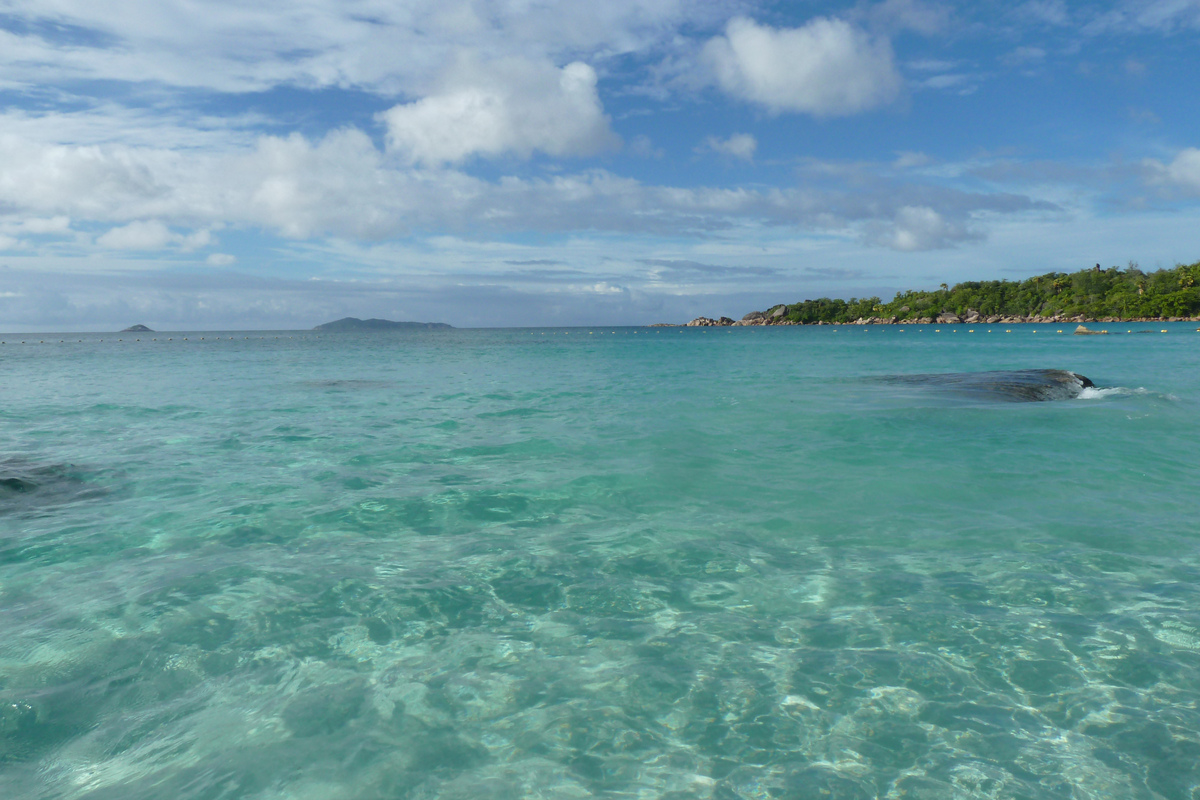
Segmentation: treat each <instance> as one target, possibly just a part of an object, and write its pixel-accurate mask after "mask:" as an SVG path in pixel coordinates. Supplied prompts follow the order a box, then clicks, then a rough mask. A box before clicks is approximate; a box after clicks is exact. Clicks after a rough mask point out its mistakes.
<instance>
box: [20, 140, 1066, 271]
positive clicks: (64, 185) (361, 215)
mask: <svg viewBox="0 0 1200 800" xmlns="http://www.w3.org/2000/svg"><path fill="white" fill-rule="evenodd" d="M719 141H723V142H724V144H725V146H726V147H729V146H732V147H733V149H734V150H736V151H738V152H748V151H749V149H750V148H749V142H748V141H742V143H741V144H738V140H737V139H736V137H731V138H730V139H729V140H719ZM730 142H732V145H730ZM900 163H901V165H902V166H901V168H906V167H907V166H909V165H916V164H917V163H919V161H914V160H913V159H912V158H908V159H902V161H901V162H900ZM891 169H894V167H892V166H891V165H876V168H875V172H876V173H877V174H875V175H874V177H872V174H871V173H869V172H863V171H862V170H861V169H859V168H854V169H850V168H848V167H847V165H842V166H841V168H839V167H838V165H837V164H830V165H825V167H824V168H821V167H819V165H813V171H812V173H811V174H810V175H808V176H805V175H800V180H801V183H800V184H799V185H797V186H794V187H790V188H789V187H782V188H745V187H711V186H689V187H679V186H669V185H665V186H664V185H653V184H646V183H643V182H640V181H638V180H634V179H631V178H628V177H622V176H619V175H614V174H612V173H611V172H608V171H605V170H598V169H597V170H587V171H582V172H577V173H574V174H570V173H557V174H554V173H552V174H549V175H546V176H545V177H539V178H520V177H515V176H506V177H501V178H498V179H495V180H490V181H489V180H483V179H481V178H477V177H473V176H471V175H468V174H466V173H464V172H462V171H460V170H456V169H451V168H434V169H427V168H423V167H420V166H410V165H405V164H403V163H401V162H399V161H397V160H396V159H392V158H389V157H388V156H387V155H386V154H385V153H383V152H381V151H380V150H379V149H378V148H377V147H376V146H375V144H374V143H373V142H372V141H371V139H370V137H368V136H367V135H366V134H365V133H363V132H362V131H359V130H357V129H354V128H348V129H343V130H340V131H335V132H334V133H331V134H329V135H328V136H326V137H324V138H322V139H318V140H315V141H312V140H309V139H307V138H305V137H303V136H300V135H299V134H293V135H291V136H288V137H286V138H281V137H271V136H266V137H262V138H261V139H260V140H259V141H258V142H257V144H256V145H255V146H254V148H253V149H249V150H245V151H241V152H235V153H196V154H189V155H186V156H185V155H184V154H182V153H174V152H171V151H162V150H155V149H151V148H130V147H124V146H106V147H69V146H62V145H43V144H36V143H30V142H24V141H20V140H17V139H15V138H13V137H3V136H0V207H5V208H8V209H10V212H9V214H8V217H7V218H8V219H10V220H17V219H40V220H44V219H46V218H47V217H51V218H53V217H56V216H60V217H62V222H60V223H55V225H62V224H66V221H67V219H68V217H69V218H70V219H73V220H76V221H78V223H79V224H97V223H106V224H108V225H109V226H113V227H112V230H109V231H108V232H106V233H105V234H103V235H102V236H100V237H99V239H98V240H97V242H96V244H97V245H99V246H101V247H107V248H109V249H125V250H147V249H155V248H171V249H182V250H188V249H196V248H203V247H208V246H211V245H214V244H215V242H214V239H213V236H212V234H211V233H209V231H210V230H211V229H216V228H219V227H220V226H223V225H236V226H240V227H243V228H250V229H262V230H266V231H268V232H271V233H274V234H278V235H282V236H285V237H288V238H292V239H299V240H310V239H321V238H328V237H333V238H337V239H345V240H353V241H371V242H378V241H382V240H386V239H389V238H396V237H403V236H408V235H411V234H413V233H414V232H436V233H448V234H454V233H463V234H464V235H468V236H480V235H484V234H485V233H486V232H492V233H512V232H529V231H540V232H556V233H561V232H577V231H583V230H593V231H606V232H611V233H621V234H632V235H640V234H647V235H666V236H700V237H702V238H704V237H708V236H711V235H712V234H713V233H714V232H717V231H722V232H728V231H733V230H736V229H739V228H746V229H749V228H754V227H761V226H783V227H786V228H789V229H792V230H795V231H823V232H830V231H833V232H845V231H855V230H860V229H864V226H866V225H868V223H872V221H874V224H875V225H876V226H877V228H878V226H880V225H882V226H884V227H886V226H888V225H892V226H894V218H895V216H896V211H897V209H899V208H901V207H904V206H911V207H924V208H929V209H933V210H934V211H935V213H938V214H941V215H943V216H944V217H945V218H946V219H949V220H955V219H964V218H966V216H967V215H969V214H971V213H973V212H974V211H977V210H983V211H989V212H995V213H999V214H1012V213H1020V212H1022V211H1026V210H1031V209H1033V210H1036V209H1039V208H1042V207H1043V206H1040V205H1039V204H1037V203H1035V202H1034V201H1033V200H1031V199H1030V198H1028V197H1025V196H1020V195H1004V194H998V193H966V192H962V191H958V190H954V189H951V188H948V187H936V186H934V185H932V184H930V185H924V184H923V181H922V180H920V179H918V181H917V182H914V183H908V184H896V183H894V182H892V181H883V180H881V179H880V176H881V175H882V174H884V173H886V172H887V171H889V170H891ZM918 221H919V220H918ZM14 224H16V223H9V227H8V228H5V230H6V231H10V232H11V233H12V235H21V234H20V232H18V230H17V229H16V228H15V227H12V225H14ZM39 224H45V223H39ZM907 227H908V228H911V227H913V226H912V225H909V226H907ZM926 227H927V228H928V227H929V226H926ZM906 229H907V228H906ZM889 230H890V228H889ZM722 235H724V233H723V234H722ZM953 235H954V231H953V230H952V227H951V226H949V224H948V226H947V227H944V228H943V229H942V232H941V233H938V232H937V231H933V233H932V234H931V233H930V232H929V231H928V230H927V231H926V234H925V235H923V236H920V237H916V239H914V240H913V241H916V242H917V243H918V245H919V246H924V245H923V244H920V243H922V242H927V241H937V240H939V238H938V237H941V239H947V237H950V238H953ZM871 240H872V241H879V242H883V241H885V240H886V241H888V242H890V244H889V246H907V245H905V243H904V242H905V241H907V240H905V239H904V237H900V238H895V237H893V238H892V239H887V237H886V236H883V235H882V234H878V233H876V234H875V235H873V237H872V238H871ZM88 245H89V243H88V242H87V241H84V242H81V243H78V244H77V245H76V246H77V247H84V248H86V247H88Z"/></svg>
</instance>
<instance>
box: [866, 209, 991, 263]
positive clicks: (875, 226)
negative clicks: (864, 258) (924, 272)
mask: <svg viewBox="0 0 1200 800" xmlns="http://www.w3.org/2000/svg"><path fill="white" fill-rule="evenodd" d="M982 238H983V235H982V234H981V233H979V232H978V231H973V230H971V229H969V228H967V227H966V226H965V225H963V224H961V223H958V222H952V221H950V220H947V219H946V218H945V217H943V216H942V215H941V214H939V213H938V212H937V211H935V210H933V209H932V208H928V207H926V206H903V207H901V208H899V209H897V211H896V215H895V217H894V218H893V219H892V220H891V221H890V222H880V221H872V222H871V223H869V224H868V225H867V228H866V240H867V242H868V243H870V244H875V245H881V246H883V247H889V248H891V249H893V250H901V251H904V252H913V251H917V250H938V249H942V248H946V247H953V246H955V245H957V244H961V243H962V242H969V241H978V240H980V239H982Z"/></svg>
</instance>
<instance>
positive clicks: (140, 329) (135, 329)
mask: <svg viewBox="0 0 1200 800" xmlns="http://www.w3.org/2000/svg"><path fill="white" fill-rule="evenodd" d="M121 333H154V331H153V330H151V329H150V328H147V327H146V326H145V325H130V326H129V327H128V328H123V329H122V330H121Z"/></svg>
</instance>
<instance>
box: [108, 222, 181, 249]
mask: <svg viewBox="0 0 1200 800" xmlns="http://www.w3.org/2000/svg"><path fill="white" fill-rule="evenodd" d="M172 238H173V234H172V233H171V231H170V229H169V228H168V227H167V226H166V225H164V224H162V223H161V222H159V221H158V220H156V219H153V220H137V221H135V222H131V223H129V224H128V225H125V226H123V227H120V228H113V229H112V230H110V231H109V232H108V233H105V234H104V235H102V236H100V237H99V238H97V239H96V243H97V244H98V245H100V246H101V247H107V248H109V249H111V250H159V249H161V248H163V247H166V246H167V245H168V244H170V243H171V241H172Z"/></svg>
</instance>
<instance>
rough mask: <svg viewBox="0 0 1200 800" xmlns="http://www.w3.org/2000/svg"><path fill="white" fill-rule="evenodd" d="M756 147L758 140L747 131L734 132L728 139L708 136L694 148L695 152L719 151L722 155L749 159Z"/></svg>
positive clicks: (752, 156) (751, 157)
mask: <svg viewBox="0 0 1200 800" xmlns="http://www.w3.org/2000/svg"><path fill="white" fill-rule="evenodd" d="M757 149H758V140H757V139H755V138H754V137H753V136H751V135H750V134H748V133H735V134H733V135H732V136H730V137H729V138H728V139H720V138H718V137H716V136H709V137H707V138H705V140H704V141H703V142H701V143H700V145H699V146H698V147H697V148H696V152H698V153H703V152H712V153H721V154H722V155H727V156H733V157H734V158H741V159H744V160H746V161H750V160H751V159H753V158H754V151H755V150H757Z"/></svg>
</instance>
